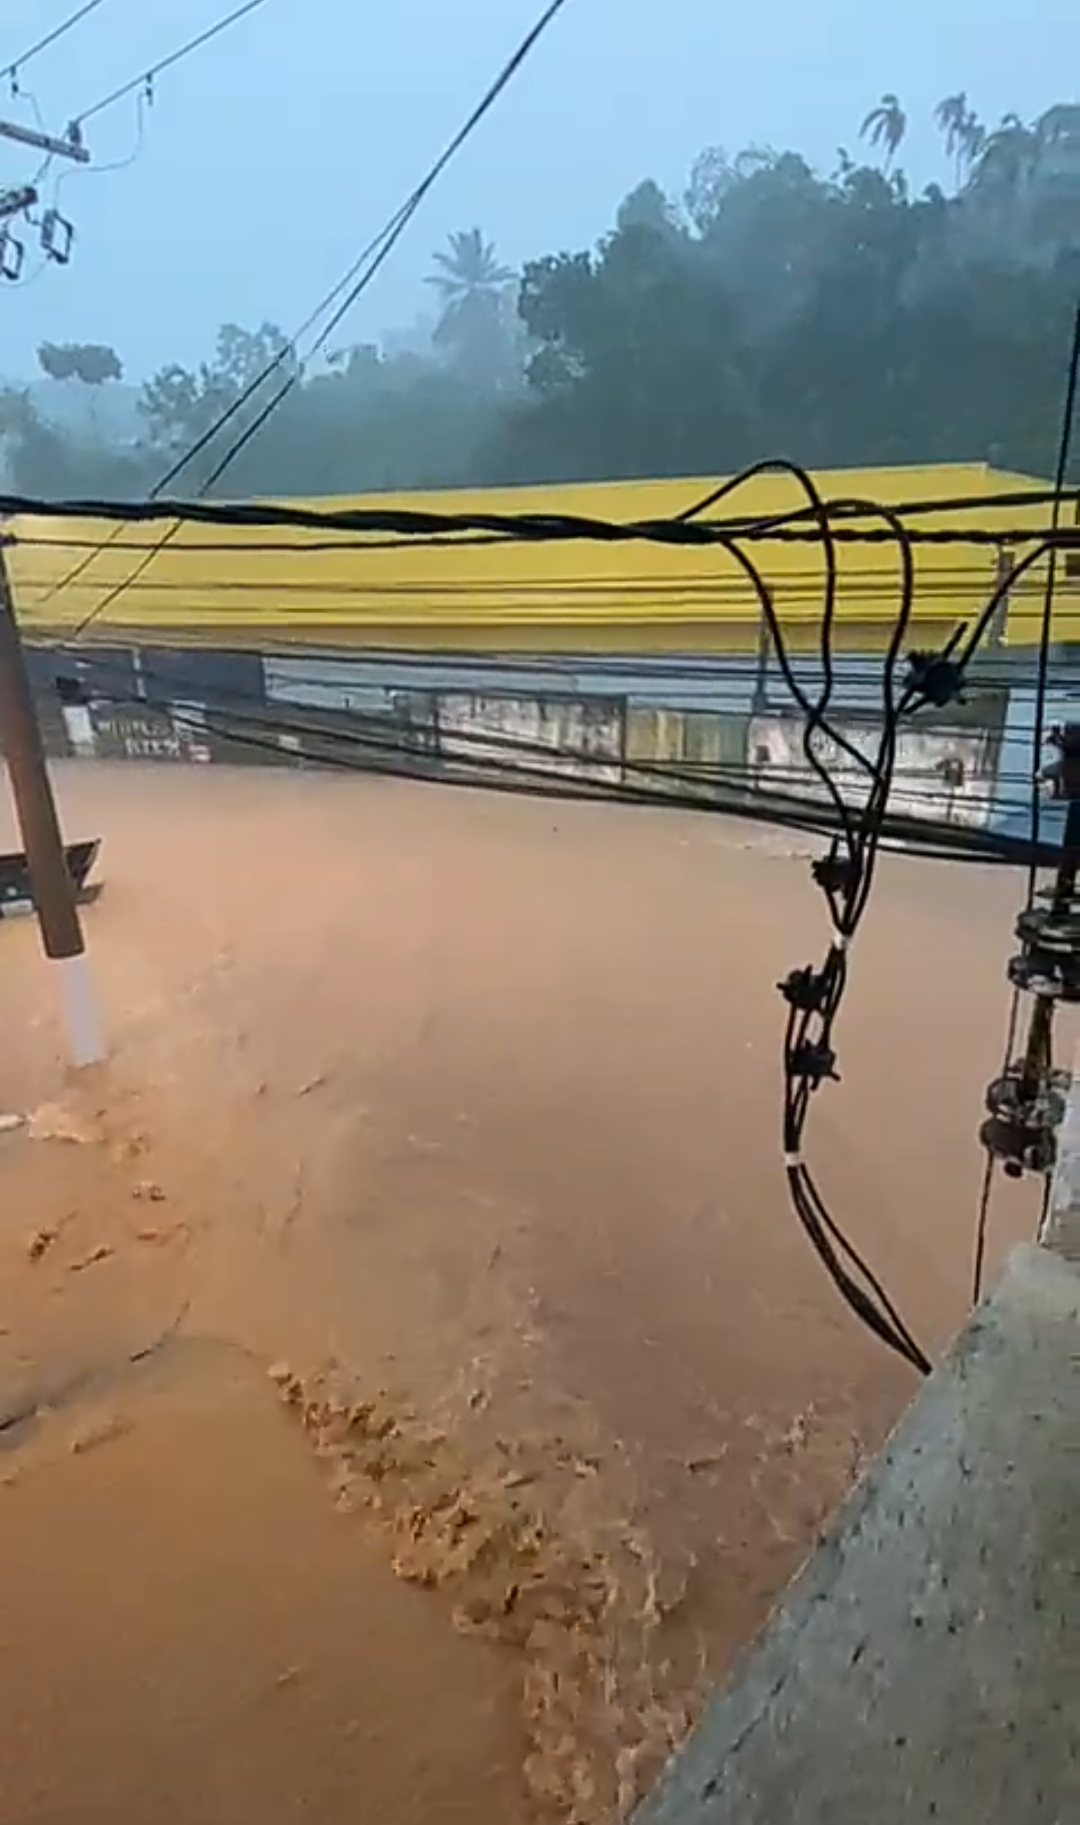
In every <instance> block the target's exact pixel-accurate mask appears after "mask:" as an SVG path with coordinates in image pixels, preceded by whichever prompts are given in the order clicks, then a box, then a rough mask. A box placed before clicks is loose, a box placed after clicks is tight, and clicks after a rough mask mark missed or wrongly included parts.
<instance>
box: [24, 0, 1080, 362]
mask: <svg viewBox="0 0 1080 1825" xmlns="http://www.w3.org/2000/svg"><path fill="white" fill-rule="evenodd" d="M73 10H74V7H73V6H68V5H65V4H64V0H50V4H49V5H48V6H45V5H43V3H42V0H17V3H16V4H14V5H8V6H6V7H5V9H4V21H3V43H2V45H0V58H2V59H3V60H4V61H5V62H6V61H8V60H10V59H13V58H15V57H16V56H18V55H19V54H20V53H21V52H22V51H23V50H24V49H26V48H27V47H28V46H29V45H31V44H32V43H34V42H35V41H36V40H37V39H38V38H40V37H42V36H43V35H44V32H45V30H46V29H48V27H49V26H50V25H51V24H53V23H54V22H57V23H58V22H59V21H60V19H61V18H62V17H64V16H65V15H66V14H67V13H68V12H70V11H73ZM226 10H227V9H226V8H225V7H224V6H223V5H222V4H221V0H165V3H159V4H155V5H154V6H148V5H146V4H145V3H144V0H110V3H109V4H107V5H104V6H102V7H101V8H100V9H99V10H98V11H97V12H96V13H95V14H93V15H92V16H91V17H89V18H88V19H87V20H86V21H85V23H84V24H82V25H80V26H79V27H77V28H76V29H75V30H74V31H72V32H71V33H70V34H69V35H68V36H67V37H65V38H64V39H63V40H62V41H61V42H59V43H58V44H57V45H56V46H55V47H54V48H52V49H50V50H49V51H47V52H46V53H45V54H44V55H42V56H41V57H40V58H39V59H37V60H35V61H34V63H33V64H32V66H31V67H30V68H28V69H27V71H26V73H25V76H24V78H23V80H22V94H21V97H20V98H18V99H16V100H8V101H7V107H8V112H9V113H10V114H11V116H12V117H13V118H16V119H21V120H23V121H24V122H26V123H27V124H33V123H34V122H35V121H36V120H37V118H38V116H39V112H40V118H41V120H43V121H44V122H45V124H46V125H47V126H48V127H49V128H50V129H51V130H53V131H55V132H60V131H62V130H63V128H64V126H65V125H66V123H67V122H68V120H69V119H71V118H72V117H73V116H76V115H78V114H80V113H82V112H83V111H85V110H87V109H89V108H90V107H92V106H93V105H94V104H95V103H96V102H97V101H99V100H101V99H103V98H104V97H105V96H106V95H108V94H109V93H110V92H111V91H112V90H113V89H114V88H116V87H118V86H119V85H120V84H122V83H123V82H125V81H126V80H127V79H129V78H131V77H134V76H137V75H138V74H139V72H140V70H142V69H144V68H147V67H149V66H150V65H151V64H153V63H154V62H156V61H157V60H159V59H160V58H162V57H164V56H166V55H167V54H168V53H169V52H170V51H171V50H172V49H173V48H174V47H175V46H176V45H177V44H179V43H181V42H183V41H184V40H186V39H188V38H189V37H191V36H193V35H194V34H195V33H196V32H198V31H199V30H200V29H201V28H203V27H204V26H209V25H210V24H212V23H213V22H214V21H215V20H216V19H217V18H219V17H221V16H222V14H223V13H224V12H225V11H226ZM537 11H538V8H537V5H536V0H454V4H453V5H448V4H446V3H445V0H403V3H402V4H401V5H398V6H394V7H392V8H382V7H374V6H362V5H358V4H356V3H355V0H321V3H320V4H319V5H317V6H314V7H313V6H307V7H302V6H300V5H298V4H296V0H269V4H267V5H266V6H265V7H263V8H261V9H260V10H258V11H257V12H255V13H254V14H253V15H252V16H251V17H250V18H247V19H244V20H242V21H240V22H239V23H238V24H237V25H236V26H235V27H234V28H232V29H231V30H230V31H229V32H227V33H226V34H224V35H223V36H222V37H220V38H218V39H217V40H215V41H214V42H213V43H211V44H209V45H207V46H206V48H205V49H203V50H201V51H198V52H196V53H195V54H194V55H193V56H192V57H190V58H189V59H187V60H185V61H184V62H183V63H181V64H180V65H178V66H177V67H176V68H175V69H174V70H171V71H169V72H167V73H166V74H165V75H163V76H162V77H161V79H160V81H159V83H158V84H157V85H156V93H155V98H154V102H153V106H152V107H151V108H147V109H145V114H144V123H143V130H142V133H141V136H140V131H139V116H138V108H139V104H138V103H137V101H136V99H135V98H134V97H129V98H128V99H127V100H126V101H123V102H121V103H119V104H117V106H116V107H115V108H112V109H110V110H108V111H107V112H106V113H104V114H102V115H101V116H99V117H98V118H97V119H95V120H94V121H93V122H92V123H91V124H90V126H89V127H88V129H87V140H88V144H89V145H90V147H91V150H92V153H93V159H94V167H95V168H91V169H89V170H85V171H84V170H74V169H72V170H71V171H69V172H67V173H61V172H60V170H59V169H58V166H57V165H55V164H54V166H53V167H52V169H51V171H50V173H49V177H48V179H47V181H46V185H45V193H46V195H48V194H50V192H49V186H50V184H52V183H53V182H54V181H55V180H56V179H57V178H59V197H58V200H59V202H60V204H61V207H62V209H63V212H64V213H65V214H66V215H67V216H69V217H70V219H71V220H72V221H73V223H74V225H75V228H76V232H77V236H78V240H77V246H76V252H75V256H74V258H73V260H72V263H71V265H70V266H69V267H67V268H66V269H63V270H60V269H51V270H47V271H45V272H44V273H42V274H41V276H40V278H35V277H34V276H33V272H32V271H31V273H30V277H29V281H28V282H26V283H25V284H24V286H23V287H20V288H18V289H16V288H14V287H12V288H8V290H7V294H6V295H5V297H4V299H3V306H4V310H5V313H6V319H5V323H4V333H3V341H2V344H0V371H2V372H3V373H5V374H6V375H7V376H8V377H21V376H28V375H30V374H31V373H32V372H33V369H34V351H35V349H36V347H37V346H38V344H39V343H40V342H41V341H43V340H48V341H53V342H69V341H79V342H101V343H107V344H110V345H112V346H114V347H115V348H116V349H117V351H118V353H119V354H120V356H121V358H122V360H123V362H124V364H125V369H126V372H127V374H128V376H129V377H130V378H132V379H134V380H139V379H142V378H145V377H146V376H147V375H148V374H149V373H150V372H152V371H153V370H154V369H155V368H157V367H158V366H160V365H161V364H162V363H165V362H168V361H179V362H181V363H184V364H186V365H190V364H192V363H194V362H196V361H198V360H199V359H200V358H202V357H203V356H204V355H205V354H206V353H207V352H208V351H209V349H210V348H211V346H212V343H213V338H214V335H215V333H216V331H217V328H218V326H219V324H220V323H222V322H223V321H235V322H238V323H241V324H247V325H253V326H254V325H256V324H258V323H261V322H263V321H264V320H266V319H270V320H272V321H274V322H276V323H280V324H281V325H282V327H283V328H285V329H286V330H289V329H291V328H292V327H293V326H295V325H296V324H298V323H299V322H300V321H302V319H303V318H304V317H305V316H306V314H307V312H308V311H309V310H310V308H311V307H312V305H313V303H314V302H315V301H316V300H317V299H318V298H319V297H320V296H322V294H323V293H324V292H325V291H326V290H327V289H329V287H330V286H331V285H332V284H333V283H334V282H335V281H336V280H337V279H338V278H339V277H340V275H341V273H342V272H343V271H344V269H345V268H346V267H347V266H348V265H349V263H350V261H351V260H352V259H353V258H354V257H355V254H356V252H357V251H358V249H359V248H360V247H361V246H362V245H363V244H364V243H365V242H366V241H367V240H368V239H369V238H370V236H371V235H372V234H374V233H375V232H376V231H377V230H378V229H379V228H380V227H381V226H382V224H383V222H384V221H385V220H386V219H387V217H388V216H389V215H390V214H391V213H392V212H393V211H394V209H396V208H397V207H398V205H399V203H400V202H401V201H402V200H403V199H404V197H405V196H406V195H407V194H408V193H409V191H410V190H411V189H412V187H413V186H414V184H415V183H416V182H417V180H418V178H420V177H421V176H422V175H423V173H424V171H425V170H426V168H427V166H428V165H429V163H430V162H431V160H432V158H433V156H434V155H435V154H436V153H437V152H438V151H439V150H440V149H441V148H442V146H443V144H444V143H445V142H446V140H447V139H448V138H449V137H450V135H451V134H452V132H453V131H454V130H455V129H456V128H457V127H458V125H459V124H460V123H461V121H462V120H463V118H464V117H465V115H466V114H467V113H468V111H469V110H470V109H471V107H472V106H473V105H474V104H475V102H476V101H477V99H478V97H479V95H480V94H481V92H482V91H483V89H484V88H485V87H486V85H487V83H488V82H489V81H490V80H491V78H492V76H493V74H494V73H495V71H496V69H497V68H498V66H499V65H500V63H501V62H502V61H503V59H504V58H505V57H506V55H507V54H508V52H509V51H510V50H512V48H513V47H514V45H515V44H516V43H517V42H518V41H519V40H520V38H521V37H522V36H523V35H524V32H525V31H526V29H527V28H528V26H529V25H530V24H531V23H532V21H533V19H534V17H535V15H536V12H537ZM54 15H55V20H54ZM1075 34H1076V13H1075V6H1074V4H1073V0H1035V4H1032V5H1024V6H1021V5H1019V4H1013V3H1010V4H1005V3H1004V0H950V4H948V5H946V6H943V5H941V4H940V0H904V4H903V5H902V6H900V7H898V8H893V9H891V10H890V11H889V12H888V14H887V15H883V14H882V11H881V9H880V8H879V7H876V6H874V5H871V4H869V0H818V4H816V5H814V6H803V5H797V4H795V3H794V0H759V4H757V5H756V6H753V7H750V6H734V5H731V4H729V3H728V0H682V3H681V4H679V5H676V6H674V7H659V6H650V5H645V4H639V5H629V6H628V5H627V4H625V0H573V4H571V5H570V6H569V7H568V8H567V9H566V11H565V13H564V14H563V16H562V17H561V18H560V19H559V20H558V21H557V23H556V25H555V27H554V29H553V30H552V31H551V32H550V34H549V35H548V37H547V39H546V40H545V41H544V42H543V43H542V44H541V46H540V47H539V49H538V51H537V52H536V54H535V55H534V57H533V58H532V59H531V61H530V62H529V63H528V65H527V66H526V67H525V68H524V69H523V70H522V71H521V73H520V75H519V76H518V77H517V79H516V80H515V81H514V83H513V85H512V86H511V88H510V89H509V91H508V92H507V93H506V94H505V96H504V97H503V98H502V100H501V101H500V102H499V104H498V106H497V108H496V110H495V111H494V113H493V114H492V115H491V116H490V117H489V119H488V120H487V122H486V123H485V124H484V126H483V128H482V130H481V131H480V132H479V133H477V134H476V136H475V137H474V138H473V140H472V141H471V142H470V144H469V145H468V146H467V147H466V149H465V150H464V152H463V153H462V155H461V157H460V158H459V159H458V160H457V162H456V163H455V165H454V166H453V168H452V169H451V170H450V171H449V172H448V173H447V175H446V177H445V178H444V180H443V181H442V182H441V183H440V185H439V187H438V190H437V191H436V192H435V194H434V195H433V196H432V197H431V199H430V200H429V202H428V203H427V204H426V205H425V207H424V210H423V212H422V214H421V215H420V217H419V218H418V220H417V221H416V222H415V223H414V224H413V225H412V227H411V229H410V231H409V234H408V235H407V237H406V238H405V240H404V242H403V243H402V245H401V246H400V248H399V249H398V250H397V251H396V252H395V253H394V255H393V257H392V259H391V261H390V262H389V263H388V265H387V267H386V268H385V269H384V271H383V272H382V274H381V275H380V277H379V279H378V281H377V283H376V284H375V285H374V286H373V287H372V288H371V290H370V292H369V293H368V294H367V296H366V297H365V298H364V299H363V301H362V304H361V306H360V307H359V308H358V310H357V312H356V313H355V317H354V319H353V320H352V321H351V322H350V323H349V325H348V326H343V332H342V334H343V337H344V338H345V339H352V340H356V339H359V338H362V337H375V336H378V335H379V334H380V333H381V332H382V331H383V330H384V329H386V328H387V327H390V326H399V325H407V324H408V323H409V322H410V321H411V320H412V319H414V318H416V317H417V316H418V315H419V314H420V313H421V312H422V311H425V310H426V309H428V307H429V305H430V295H429V294H425V291H424V288H423V285H422V279H423V276H424V274H425V272H426V271H427V270H428V269H429V266H430V258H431V251H432V249H433V248H435V247H437V246H438V245H439V244H440V242H441V241H443V240H444V239H445V237H446V236H447V234H448V233H450V232H451V231H453V230H456V229H461V228H468V227H470V226H472V225H474V224H477V225H480V226H481V227H482V228H483V230H484V232H485V234H486V235H487V236H489V237H490V238H491V240H492V241H494V243H495V244H496V246H497V248H498V250H499V253H500V255H501V256H502V258H503V259H504V260H505V261H506V262H507V263H508V264H510V265H513V266H516V267H517V266H520V265H521V263H522V262H524V261H525V260H527V259H530V258H534V257H538V256H540V255H543V254H547V253H552V252H558V251H561V250H570V249H577V248H582V247H586V246H588V245H590V244H591V243H593V242H594V241H595V240H596V238H597V237H598V236H599V235H601V234H602V233H603V232H604V231H605V229H606V228H607V227H608V226H609V225H610V223H611V220H612V218H613V214H614V211H615V209H616V208H617V206H618V203H619V201H620V199H621V198H622V197H623V196H624V195H625V194H626V193H627V192H628V191H629V190H630V189H632V187H633V186H634V185H635V184H637V183H638V182H639V181H640V180H641V179H643V178H645V177H653V178H655V179H656V180H657V182H658V183H660V184H661V185H662V186H663V187H664V188H665V189H666V190H668V191H669V193H671V194H673V195H674V196H676V197H677V196H679V195H681V193H682V190H683V188H684V186H685V182H686V178H687V174H688V171H689V168H690V166H691V164H692V161H693V159H694V158H695V156H696V155H697V154H698V152H700V150H701V149H702V148H703V147H704V146H709V145H720V146H723V147H725V148H726V149H727V150H728V151H729V152H734V151H737V150H738V149H740V148H742V147H745V146H749V145H759V144H765V145H769V146H773V147H775V148H780V149H782V148H786V147H789V146H790V147H794V148H796V149H798V150H799V151H801V152H803V153H804V155H805V156H807V157H808V159H809V160H810V161H811V162H812V163H813V164H814V165H815V166H817V167H820V168H824V169H831V168H832V167H833V165H834V164H835V160H836V153H837V148H838V147H840V146H846V147H849V148H852V149H854V150H857V149H858V130H859V125H860V122H861V121H862V119H863V117H864V115H865V114H866V112H867V110H868V109H869V108H870V107H872V106H873V105H874V104H875V102H876V101H877V100H878V98H879V97H880V96H881V95H882V94H883V93H885V92H889V91H891V92H895V93H896V94H898V95H899V96H900V98H901V101H902V103H903V105H904V107H905V109H906V110H907V113H908V116H909V123H910V124H909V130H908V139H907V143H906V145H905V151H904V162H905V166H906V168H907V170H908V172H909V174H910V175H911V177H912V180H913V182H915V183H916V184H920V185H921V184H922V183H925V182H927V181H930V180H931V179H933V178H935V177H939V176H941V175H942V171H943V168H944V166H945V163H946V161H945V159H944V154H943V150H942V145H941V139H940V136H939V135H938V133H937V132H936V130H935V127H934V123H933V110H934V107H935V105H936V104H937V103H938V102H939V101H940V99H941V97H942V96H943V95H945V94H949V93H952V92H955V91H958V90H966V91H967V93H968V95H969V96H970V98H971V100H972V103H973V104H974V106H975V107H976V108H977V109H978V111H979V113H980V115H981V117H982V118H983V119H984V120H987V121H989V122H995V121H997V120H998V119H999V118H1000V117H1001V116H1002V115H1003V114H1005V113H1008V112H1015V113H1017V114H1019V115H1020V116H1022V117H1023V118H1024V119H1025V120H1026V119H1030V118H1032V117H1033V116H1034V115H1036V114H1037V113H1038V112H1039V111H1040V110H1041V109H1042V108H1044V107H1045V106H1046V105H1048V103H1049V102H1050V101H1052V100H1055V99H1068V97H1059V96H1058V94H1057V93H1056V91H1057V88H1058V82H1059V79H1058V75H1057V71H1058V67H1059V65H1060V61H1061V55H1062V53H1063V52H1064V50H1065V47H1066V46H1067V45H1068V44H1069V43H1070V42H1075ZM110 165H115V166H118V167H119V169H115V170H112V171H109V170H108V169H101V167H108V166H110ZM32 169H33V164H32V155H31V156H27V155H24V154H23V153H22V151H21V150H20V149H18V148H16V147H15V146H13V145H5V146H4V147H3V149H2V153H0V180H2V181H3V183H5V184H14V183H17V182H24V181H26V180H27V178H28V177H29V176H30V175H31V173H32Z"/></svg>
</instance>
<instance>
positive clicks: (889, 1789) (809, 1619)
mask: <svg viewBox="0 0 1080 1825" xmlns="http://www.w3.org/2000/svg"><path fill="white" fill-rule="evenodd" d="M1062 1208H1064V1207H1063V1206H1062ZM924 1819H932V1820H935V1821H937V1825H1066V1821H1069V1822H1073V1821H1077V1820H1080V1269H1078V1267H1077V1265H1076V1264H1075V1262H1073V1261H1070V1260H1068V1259H1066V1258H1064V1256H1063V1255H1062V1254H1056V1253H1053V1252H1051V1251H1050V1250H1049V1249H1048V1248H1035V1247H1030V1248H1021V1249H1018V1250H1017V1251H1016V1252H1015V1253H1014V1255H1013V1256H1012V1258H1011V1260H1010V1263H1009V1266H1008V1269H1007V1271H1006V1274H1005V1276H1004V1279H1003V1281H1002V1283H1001V1285H1000V1287H999V1288H998V1290H997V1292H996V1293H995V1295H994V1296H993V1298H992V1299H990V1300H989V1301H988V1302H987V1304H986V1305H985V1306H984V1307H982V1308H981V1310H980V1311H979V1313H978V1314H977V1315H976V1317H975V1318H974V1319H973V1321H972V1323H971V1324H970V1326H969V1327H968V1329H967V1330H966V1331H965V1332H964V1334H963V1336H962V1337H961V1339H960V1341H959V1343H958V1344H957V1346H956V1348H955V1350H954V1351H953V1353H952V1355H951V1357H950V1358H949V1359H948V1360H947V1362H946V1363H945V1364H944V1366H943V1367H942V1368H941V1369H940V1370H939V1371H938V1372H937V1373H936V1374H935V1375H934V1376H933V1377H932V1379H931V1380H930V1381H929V1382H928V1383H927V1386H926V1389H925V1391H924V1393H923V1394H922V1396H921V1397H920V1399H919V1400H918V1401H917V1403H916V1404H915V1406H914V1407H913V1408H912V1409H911V1411H910V1413H909V1414H908V1415H907V1417H906V1418H905V1420H904V1421H903V1422H902V1424H901V1426H900V1428H899V1429H898V1431H897V1432H896V1434H895V1435H894V1437H893V1439H892V1441H891V1443H890V1445H889V1446H888V1448H887V1449H886V1451H885V1452H884V1453H883V1455H882V1457H881V1459H880V1460H879V1461H878V1463H877V1464H876V1465H875V1467H874V1468H873V1470H872V1471H871V1472H870V1474H869V1476H868V1477H867V1479H866V1481H865V1482H864V1484H863V1485H862V1486H861V1488H860V1489H859V1490H858V1491H857V1492H856V1494H855V1496H854V1497H853V1498H852V1501H851V1502H850V1503H849V1505H848V1507H847V1509H846V1510H845V1511H844V1514H843V1515H842V1517H841V1520H840V1523H839V1525H838V1527H837V1529H836V1531H835V1533H834V1534H833V1535H832V1537H831V1538H830V1540H829V1541H828V1542H827V1543H826V1544H825V1545H824V1546H823V1547H822V1548H821V1549H820V1550H819V1551H818V1552H817V1553H816V1554H815V1556H814V1558H813V1559H812V1560H811V1561H810V1563H809V1565H808V1566H807V1568H806V1569H805V1571H804V1573H803V1574H802V1576H801V1577H800V1579H799V1580H797V1582H796V1583H795V1585H794V1586H793V1587H792V1589H791V1590H790V1591H789V1593H788V1595H787V1597H786V1599H785V1601H784V1604H783V1607H782V1608H781V1609H780V1610H779V1611H778V1612H777V1613H776V1614H775V1616H774V1617H773V1619H772V1621H771V1623H770V1624H769V1626H768V1628H767V1629H766V1631H765V1633H764V1635H763V1637H762V1638H761V1640H760V1642H759V1643H758V1645H757V1646H756V1648H754V1649H753V1650H752V1651H751V1653H750V1655H749V1656H748V1658H747V1660H746V1662H745V1663H744V1665H743V1667H742V1668H741V1670H740V1671H739V1672H738V1674H737V1676H736V1679H735V1681H734V1682H733V1684H732V1685H731V1686H730V1687H729V1688H728V1690H727V1691H726V1692H724V1693H723V1694H721V1695H720V1696H719V1697H718V1698H717V1699H716V1700H715V1701H714V1703H713V1705H712V1707H711V1709H710V1710H709V1711H708V1712H707V1713H706V1716H705V1718H704V1719H703V1721H702V1723H701V1724H700V1725H699V1727H698V1729H697V1730H696V1731H695V1733H694V1735H693V1736H692V1737H691V1739H690V1741H689V1743H688V1744H687V1745H686V1747H685V1748H684V1750H683V1751H682V1752H681V1754H680V1755H679V1756H677V1757H676V1758H675V1760H674V1762H673V1763H672V1764H671V1766H670V1767H669V1769H668V1771H667V1774H666V1775H665V1777H664V1779H663V1780H662V1781H661V1784H660V1787H659V1789H658V1791H657V1793H656V1795H655V1796H654V1797H653V1798H652V1799H651V1800H650V1801H649V1802H647V1803H646V1805H645V1806H644V1807H643V1808H642V1809H641V1810H640V1812H639V1813H638V1815H637V1819H636V1821H635V1825H897V1822H899V1821H904V1822H906V1821H915V1820H924Z"/></svg>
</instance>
